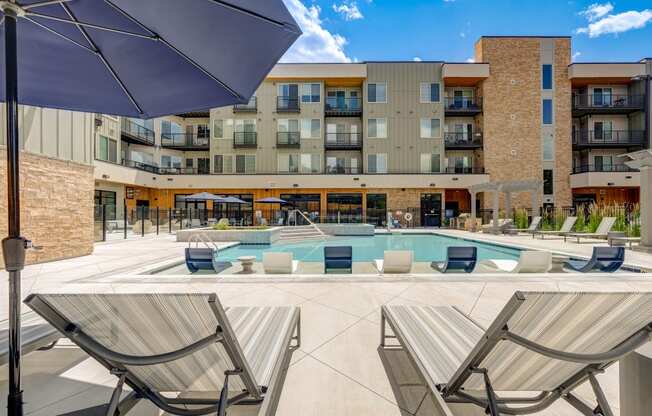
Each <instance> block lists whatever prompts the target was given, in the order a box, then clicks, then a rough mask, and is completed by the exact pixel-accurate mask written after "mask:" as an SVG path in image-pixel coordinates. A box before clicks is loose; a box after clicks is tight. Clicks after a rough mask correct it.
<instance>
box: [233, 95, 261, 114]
mask: <svg viewBox="0 0 652 416" xmlns="http://www.w3.org/2000/svg"><path fill="white" fill-rule="evenodd" d="M257 111H258V99H257V97H251V99H249V102H248V103H247V104H236V105H234V106H233V112H234V113H255V112H257Z"/></svg>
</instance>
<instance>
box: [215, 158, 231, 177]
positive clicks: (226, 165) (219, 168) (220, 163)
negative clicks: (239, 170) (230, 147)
mask: <svg viewBox="0 0 652 416" xmlns="http://www.w3.org/2000/svg"><path fill="white" fill-rule="evenodd" d="M213 161H214V163H213V170H214V172H215V173H233V157H232V156H231V155H215V157H214V158H213Z"/></svg>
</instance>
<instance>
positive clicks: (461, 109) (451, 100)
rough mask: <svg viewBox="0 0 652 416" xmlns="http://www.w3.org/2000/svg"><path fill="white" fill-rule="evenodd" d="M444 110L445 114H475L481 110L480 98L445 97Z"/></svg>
mask: <svg viewBox="0 0 652 416" xmlns="http://www.w3.org/2000/svg"><path fill="white" fill-rule="evenodd" d="M444 112H445V115H446V116H475V115H477V114H480V113H481V112H482V98H481V97H446V98H444Z"/></svg>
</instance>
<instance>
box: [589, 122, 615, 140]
mask: <svg viewBox="0 0 652 416" xmlns="http://www.w3.org/2000/svg"><path fill="white" fill-rule="evenodd" d="M593 139H594V140H599V141H610V140H612V139H613V123H612V122H611V121H596V122H594V123H593Z"/></svg>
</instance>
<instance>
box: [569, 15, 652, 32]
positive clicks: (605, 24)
mask: <svg viewBox="0 0 652 416" xmlns="http://www.w3.org/2000/svg"><path fill="white" fill-rule="evenodd" d="M651 20H652V10H650V9H645V10H641V11H640V12H639V11H636V10H630V11H628V12H623V13H618V14H610V15H607V16H604V17H602V18H600V19H598V20H596V21H594V22H592V23H590V24H589V25H588V26H586V27H581V28H579V29H577V30H575V33H584V34H587V35H589V37H590V38H596V37H598V36H601V35H607V34H610V33H613V34H618V33H623V32H627V31H629V30H632V29H640V28H642V27H644V26H645V25H646V24H648V23H649V22H650V21H651Z"/></svg>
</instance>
